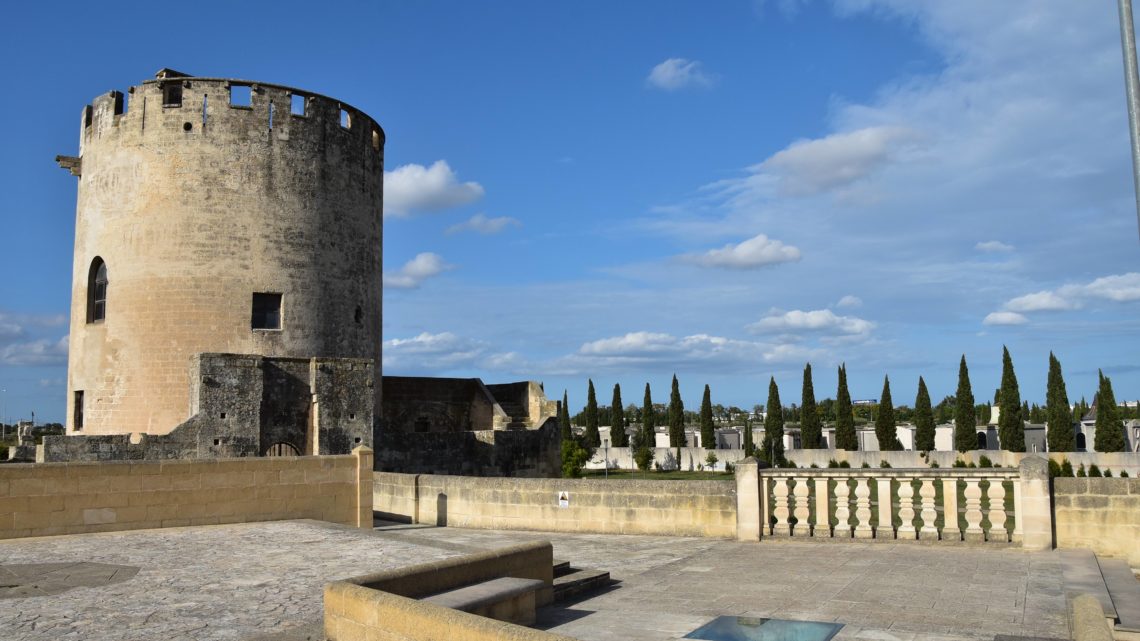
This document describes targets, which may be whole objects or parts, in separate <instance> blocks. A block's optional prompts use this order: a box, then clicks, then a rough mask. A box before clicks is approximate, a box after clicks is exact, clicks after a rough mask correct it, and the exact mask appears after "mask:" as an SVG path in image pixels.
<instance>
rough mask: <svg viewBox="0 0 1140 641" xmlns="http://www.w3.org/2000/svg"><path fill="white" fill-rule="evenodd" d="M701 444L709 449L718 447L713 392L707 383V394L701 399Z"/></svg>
mask: <svg viewBox="0 0 1140 641" xmlns="http://www.w3.org/2000/svg"><path fill="white" fill-rule="evenodd" d="M701 445H703V446H704V447H705V449H708V450H715V449H716V430H715V429H713V417H712V392H710V391H709V386H708V385H705V396H704V398H702V399H701Z"/></svg>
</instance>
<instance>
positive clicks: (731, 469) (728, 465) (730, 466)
mask: <svg viewBox="0 0 1140 641" xmlns="http://www.w3.org/2000/svg"><path fill="white" fill-rule="evenodd" d="M724 471H725V472H728V473H729V474H735V473H736V466H735V465H733V464H732V463H725V464H724Z"/></svg>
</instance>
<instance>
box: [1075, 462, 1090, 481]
mask: <svg viewBox="0 0 1140 641" xmlns="http://www.w3.org/2000/svg"><path fill="white" fill-rule="evenodd" d="M1086 476H1088V475H1087V474H1085V464H1084V463H1081V466H1080V467H1078V468H1077V478H1079V479H1083V478H1085V477H1086Z"/></svg>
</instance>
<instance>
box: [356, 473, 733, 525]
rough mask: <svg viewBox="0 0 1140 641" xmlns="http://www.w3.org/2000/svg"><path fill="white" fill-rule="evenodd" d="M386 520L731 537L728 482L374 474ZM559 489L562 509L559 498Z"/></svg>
mask: <svg viewBox="0 0 1140 641" xmlns="http://www.w3.org/2000/svg"><path fill="white" fill-rule="evenodd" d="M373 488H374V495H373V505H374V506H375V509H376V510H377V511H379V512H380V513H381V515H383V516H384V517H386V518H393V519H396V520H402V521H406V522H411V523H433V524H436V525H441V526H443V525H451V526H457V527H471V528H491V529H502V530H545V531H549V532H597V533H603V534H658V535H666V536H708V537H725V538H732V537H735V536H736V483H735V482H733V481H626V480H585V479H495V478H474V477H466V476H441V475H428V474H421V475H413V474H395V473H385V472H377V473H376V474H375V475H374V479H373ZM563 494H565V498H566V501H565V507H563V506H562V503H560V501H559V499H560V496H561V495H563Z"/></svg>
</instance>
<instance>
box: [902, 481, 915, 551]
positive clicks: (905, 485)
mask: <svg viewBox="0 0 1140 641" xmlns="http://www.w3.org/2000/svg"><path fill="white" fill-rule="evenodd" d="M899 519H900V520H901V521H902V523H901V524H900V525H899V535H898V538H900V539H903V540H905V541H913V540H915V539H916V538H918V533H917V532H916V530H915V529H914V486H913V485H911V484H910V479H909V478H906V477H903V478H900V479H899Z"/></svg>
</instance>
